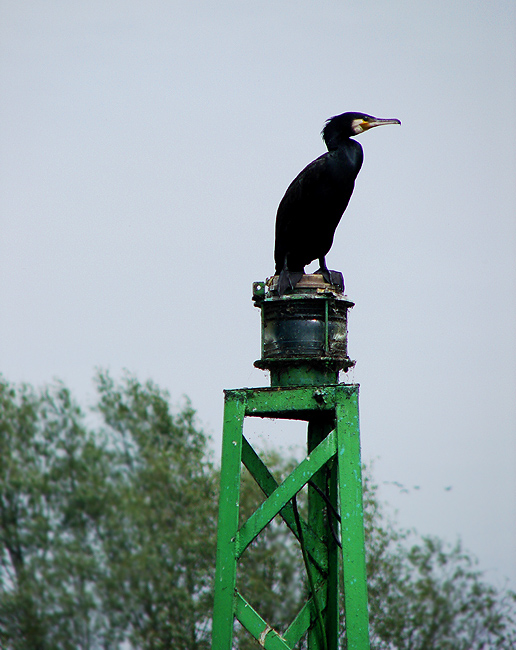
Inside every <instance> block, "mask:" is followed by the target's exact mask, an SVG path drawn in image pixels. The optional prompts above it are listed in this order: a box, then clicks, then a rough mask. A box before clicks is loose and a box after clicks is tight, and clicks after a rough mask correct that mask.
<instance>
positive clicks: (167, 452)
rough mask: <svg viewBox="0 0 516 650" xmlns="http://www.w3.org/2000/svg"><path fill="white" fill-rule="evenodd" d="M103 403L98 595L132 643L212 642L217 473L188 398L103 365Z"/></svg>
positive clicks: (189, 646)
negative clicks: (178, 398) (107, 488)
mask: <svg viewBox="0 0 516 650" xmlns="http://www.w3.org/2000/svg"><path fill="white" fill-rule="evenodd" d="M98 388H99V394H100V401H99V407H98V409H99V412H100V413H101V414H102V416H103V420H104V422H105V423H106V427H107V428H106V430H105V434H106V436H107V438H108V439H109V440H110V443H111V444H112V445H114V446H115V449H116V453H115V454H114V457H115V459H116V467H114V468H113V469H114V470H115V471H116V473H117V476H118V481H117V493H116V498H115V499H114V500H113V502H112V506H111V507H110V508H109V509H107V511H106V512H105V515H104V518H103V521H102V531H103V536H102V537H103V551H104V554H105V561H106V572H105V580H104V593H103V599H104V602H105V603H106V604H107V608H108V610H109V611H110V612H112V618H113V621H114V622H115V623H116V625H117V626H118V627H121V628H122V629H126V630H129V639H130V641H131V642H132V644H133V645H134V647H141V648H148V649H149V650H158V649H161V648H170V649H172V648H174V650H176V649H177V650H182V649H184V650H197V649H199V650H200V649H202V648H208V647H209V643H208V641H209V639H208V632H209V625H210V618H209V612H210V611H211V592H212V589H211V583H212V578H213V558H214V556H215V528H216V503H217V497H216V475H215V473H214V471H213V467H212V465H211V464H210V463H209V462H208V460H207V458H206V438H205V436H204V435H203V434H202V433H201V432H200V431H198V430H197V429H196V427H195V413H194V411H193V410H192V408H191V406H190V404H189V403H187V404H186V405H185V407H184V408H183V409H182V411H181V412H180V413H179V415H177V416H173V415H172V414H171V412H170V408H169V403H168V395H167V394H166V393H164V392H162V391H160V390H159V388H157V387H156V386H155V385H154V384H152V383H150V382H148V383H147V384H145V385H144V386H142V385H141V384H140V383H139V382H138V381H136V380H135V379H134V378H130V377H128V378H126V379H125V381H124V383H123V384H122V385H118V386H117V385H115V384H114V382H113V380H112V379H111V378H110V377H109V376H108V375H106V374H102V373H101V374H99V376H98Z"/></svg>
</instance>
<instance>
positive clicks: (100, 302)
mask: <svg viewBox="0 0 516 650" xmlns="http://www.w3.org/2000/svg"><path fill="white" fill-rule="evenodd" d="M0 8H1V9H0V12H1V14H0V30H1V32H0V33H1V73H0V74H1V86H2V93H1V97H0V146H1V150H0V151H1V154H0V155H1V174H0V209H1V233H2V234H1V238H0V274H1V275H0V369H1V371H2V372H3V373H4V375H5V376H6V377H7V378H8V379H10V380H13V381H21V380H24V381H28V382H31V383H33V384H36V385H38V384H42V383H45V382H48V381H50V380H51V379H52V378H53V377H59V378H62V379H63V380H64V381H65V382H66V383H67V384H69V385H70V387H71V388H72V389H73V390H74V392H75V393H76V395H77V396H78V397H79V398H80V399H81V401H82V402H83V403H85V402H86V401H87V400H91V399H92V398H93V387H92V383H91V377H92V375H93V372H94V367H95V366H101V367H107V368H110V369H111V370H112V372H113V373H114V374H115V375H118V374H119V373H120V372H121V370H122V368H128V369H129V370H131V371H133V372H134V373H136V374H137V375H138V377H139V378H141V379H146V378H148V377H150V378H152V379H154V380H155V381H156V382H158V383H159V384H160V385H161V386H163V387H166V388H168V389H169V391H170V393H171V395H172V398H173V400H174V401H179V400H180V398H181V395H182V394H187V395H189V396H190V398H191V399H192V401H193V404H194V406H195V407H196V408H197V409H198V411H199V415H200V418H201V419H202V421H203V422H204V423H205V425H206V427H207V428H208V429H209V430H210V431H211V432H212V434H213V437H214V441H215V447H216V448H218V447H219V445H220V431H221V418H222V406H223V403H222V389H223V388H236V387H240V386H249V385H256V386H259V385H267V383H268V377H267V376H266V375H265V373H262V372H260V371H258V370H255V369H253V366H252V363H253V361H254V360H255V359H256V358H258V356H259V312H258V311H257V310H255V309H254V308H253V306H252V303H251V285H252V282H253V281H255V280H263V279H265V277H267V276H269V275H271V274H272V272H273V263H272V251H273V230H274V218H275V212H276V208H277V205H278V203H279V201H280V199H281V197H282V195H283V192H284V191H285V189H286V187H287V185H288V184H289V183H290V181H291V180H292V179H293V178H294V176H295V175H296V174H297V173H298V172H299V171H300V170H301V169H302V168H303V167H304V166H305V165H306V164H307V163H308V162H310V161H311V160H312V159H313V158H315V157H316V156H318V155H320V154H321V153H323V151H324V146H323V143H322V141H321V139H320V135H319V133H320V130H321V128H322V126H323V124H324V121H325V119H326V118H328V117H330V116H331V115H334V114H337V113H341V112H343V111H347V110H357V111H365V112H367V113H371V114H373V115H377V116H380V117H397V118H400V119H401V120H402V126H401V127H389V128H385V129H378V130H374V131H372V132H370V133H366V134H363V135H362V136H360V142H361V143H362V145H363V147H364V153H365V161H364V166H363V168H362V171H361V172H360V175H359V177H358V180H357V184H356V189H355V194H354V196H353V197H352V199H351V202H350V205H349V208H348V210H347V212H346V214H345V217H344V219H343V221H342V223H341V225H340V226H339V229H338V230H337V236H336V239H335V243H334V246H333V248H332V250H331V251H330V254H329V256H328V263H329V265H330V268H336V269H339V270H342V271H343V273H344V276H345V279H346V287H347V293H348V295H349V296H350V298H351V299H353V300H354V301H355V302H356V307H355V309H354V310H353V313H352V315H351V319H350V343H349V348H350V354H351V355H352V357H353V358H355V359H357V367H356V370H355V371H353V373H352V377H351V379H352V380H353V381H356V382H359V383H360V384H361V397H360V406H361V427H362V447H363V456H364V459H365V460H371V459H376V461H375V475H376V478H377V480H378V482H379V483H380V485H381V488H382V495H383V496H384V497H385V499H387V500H388V501H389V502H390V503H391V504H393V505H394V506H395V507H396V508H397V509H398V510H399V517H400V520H401V522H402V523H403V524H404V525H407V526H415V527H416V528H418V530H420V532H424V533H435V534H438V535H441V536H444V537H445V538H447V539H448V540H450V541H452V542H453V541H455V539H456V538H457V536H461V537H462V539H463V542H464V544H465V546H466V547H467V548H469V549H470V550H472V551H473V552H474V553H475V554H476V555H478V556H479V558H480V561H481V567H482V568H483V569H485V570H486V571H487V574H486V575H487V577H488V578H489V579H490V580H492V581H493V582H495V583H497V584H503V580H504V577H505V576H508V577H510V578H511V580H512V584H513V586H516V552H515V549H516V471H515V466H516V405H515V394H516V342H515V323H516V268H515V254H516V226H515V216H516V191H515V179H516V145H515V142H516V137H515V117H516V74H515V63H516V58H515V43H516V36H515V29H516V28H515V25H516V20H515V19H516V16H515V14H516V10H515V5H514V3H513V2H504V1H498V2H492V3H486V2H480V1H467V2H466V1H461V2H452V3H450V2H449V1H447V2H443V1H441V0H437V1H435V0H434V1H432V2H429V1H420V2H408V1H406V2H403V1H401V0H394V1H390V2H368V3H364V2H361V3H359V2H346V3H343V2H329V1H325V2H321V1H320V2H317V3H315V2H300V1H298V2H282V1H279V0H276V1H275V2H259V3H258V2H185V1H183V2H173V1H172V0H169V1H168V2H165V1H158V0H150V1H149V0H147V1H146V2H130V1H124V2H122V1H121V0H119V1H109V0H103V1H102V2H100V1H99V0H88V2H80V1H75V2H69V1H53V2H35V1H30V0H27V1H25V2H19V1H15V0H2V2H1V3H0ZM259 431H261V432H262V436H263V437H265V439H266V441H267V443H268V444H270V445H278V444H284V445H288V444H295V443H301V442H302V440H303V436H304V433H303V432H302V431H299V430H298V429H297V428H296V427H283V428H282V426H281V425H280V424H279V423H276V426H275V427H272V426H264V427H263V428H261V429H260V427H257V428H256V429H255V430H254V432H251V434H252V435H258V432H259ZM392 481H397V482H399V483H401V484H403V485H405V486H407V487H408V488H409V489H410V491H409V492H408V493H406V492H402V491H400V489H399V488H397V487H395V486H394V485H392V483H389V482H392ZM384 482H386V483H384ZM416 485H417V486H420V489H418V490H416V489H413V486H416ZM450 486H451V487H452V489H451V490H446V489H445V488H447V487H450Z"/></svg>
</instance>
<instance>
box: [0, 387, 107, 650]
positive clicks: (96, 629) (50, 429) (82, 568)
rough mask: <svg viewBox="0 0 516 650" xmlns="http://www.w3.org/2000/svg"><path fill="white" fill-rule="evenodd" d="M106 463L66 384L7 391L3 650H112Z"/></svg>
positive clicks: (0, 597)
mask: <svg viewBox="0 0 516 650" xmlns="http://www.w3.org/2000/svg"><path fill="white" fill-rule="evenodd" d="M107 460H108V459H107V457H103V456H102V453H101V450H100V449H99V448H98V447H97V445H96V443H95V440H94V439H93V438H92V436H91V435H90V434H88V433H87V432H86V430H85V429H84V427H83V426H82V423H81V414H80V411H79V409H78V408H77V407H76V406H75V405H74V404H73V402H72V401H71V398H70V394H69V392H68V391H67V390H66V388H64V387H63V386H62V385H57V386H55V387H54V389H53V390H46V391H44V392H43V393H41V394H36V393H35V392H34V391H33V390H32V389H31V388H30V387H28V386H21V387H19V388H18V389H17V390H15V389H14V388H13V387H12V386H10V385H8V384H7V383H5V382H1V383H0V641H1V647H2V648H12V649H13V650H14V649H16V650H18V649H20V650H21V649H26V648H34V649H35V650H36V649H37V650H44V649H46V648H63V649H68V648H69V649H70V650H72V649H77V648H80V649H83V648H84V649H86V648H92V647H95V646H96V645H103V647H109V634H106V635H105V634H104V632H103V630H106V626H105V625H104V616H103V613H102V609H101V608H100V607H99V605H100V602H99V598H98V595H97V594H96V593H95V590H94V585H95V582H96V580H97V579H98V563H97V562H96V560H95V557H96V553H97V548H98V545H97V540H96V538H95V534H94V517H95V514H96V511H97V510H98V508H99V506H100V505H101V501H102V498H103V491H104V490H103V488H102V485H103V476H104V475H106V473H107V471H108V466H107V463H106V462H105V461H107Z"/></svg>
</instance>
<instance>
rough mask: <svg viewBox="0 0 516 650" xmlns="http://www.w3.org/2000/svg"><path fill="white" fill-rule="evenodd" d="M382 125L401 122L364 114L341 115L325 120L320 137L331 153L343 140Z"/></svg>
mask: <svg viewBox="0 0 516 650" xmlns="http://www.w3.org/2000/svg"><path fill="white" fill-rule="evenodd" d="M382 124H401V122H400V120H397V119H395V118H392V119H391V118H387V119H385V118H380V117H373V116H372V115H367V114H366V113H342V114H341V115H335V117H330V119H329V120H327V122H326V124H325V126H324V129H323V130H322V133H321V135H322V137H323V140H324V142H325V143H326V146H327V147H328V149H329V150H330V151H331V149H336V148H337V147H338V146H339V144H341V143H342V142H343V141H344V140H347V139H348V138H351V137H352V136H354V135H358V134H359V133H362V132H363V131H367V130H368V129H372V128H374V127H375V126H382Z"/></svg>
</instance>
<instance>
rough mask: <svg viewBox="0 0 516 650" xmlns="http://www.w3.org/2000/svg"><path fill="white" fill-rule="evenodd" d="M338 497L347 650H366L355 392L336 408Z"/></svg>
mask: <svg viewBox="0 0 516 650" xmlns="http://www.w3.org/2000/svg"><path fill="white" fill-rule="evenodd" d="M336 426H337V438H338V449H339V451H338V458H339V461H338V471H339V497H340V513H341V541H342V561H343V575H344V611H345V617H346V637H347V642H348V645H347V648H348V650H368V649H369V618H368V609H367V577H366V563H365V551H364V518H363V504H362V466H361V461H360V432H359V420H358V391H355V392H354V393H353V394H348V395H345V396H344V399H343V400H342V401H338V403H337V405H336Z"/></svg>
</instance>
